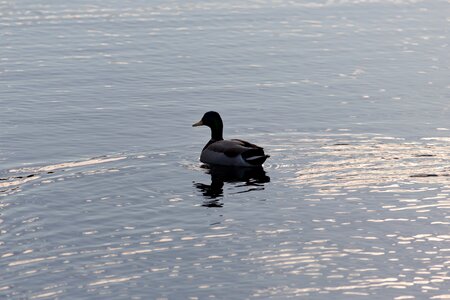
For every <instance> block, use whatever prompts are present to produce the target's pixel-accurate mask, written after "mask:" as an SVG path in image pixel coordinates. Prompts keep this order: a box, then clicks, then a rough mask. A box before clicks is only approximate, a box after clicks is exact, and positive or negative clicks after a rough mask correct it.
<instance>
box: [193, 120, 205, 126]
mask: <svg viewBox="0 0 450 300" xmlns="http://www.w3.org/2000/svg"><path fill="white" fill-rule="evenodd" d="M202 125H203V122H202V120H200V121H198V122H197V123H195V124H192V127H197V126H202Z"/></svg>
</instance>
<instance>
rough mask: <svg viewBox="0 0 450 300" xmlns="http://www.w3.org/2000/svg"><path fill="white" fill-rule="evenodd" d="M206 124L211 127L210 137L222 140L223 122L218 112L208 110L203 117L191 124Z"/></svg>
mask: <svg viewBox="0 0 450 300" xmlns="http://www.w3.org/2000/svg"><path fill="white" fill-rule="evenodd" d="M202 125H204V126H208V127H209V128H211V139H213V140H222V139H223V138H222V132H223V122H222V118H221V117H220V115H219V113H218V112H215V111H208V112H207V113H205V114H204V115H203V118H202V119H201V120H200V121H198V122H197V123H195V124H192V126H194V127H196V126H202Z"/></svg>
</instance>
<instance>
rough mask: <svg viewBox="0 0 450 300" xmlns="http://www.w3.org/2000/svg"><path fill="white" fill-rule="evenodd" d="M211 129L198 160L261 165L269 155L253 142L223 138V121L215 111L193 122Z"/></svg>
mask: <svg viewBox="0 0 450 300" xmlns="http://www.w3.org/2000/svg"><path fill="white" fill-rule="evenodd" d="M192 126H193V127H197V126H207V127H209V128H210V129H211V139H210V140H209V142H208V143H207V144H206V145H205V147H203V150H202V153H201V155H200V161H201V162H202V163H205V164H208V165H219V166H230V167H261V166H262V164H263V163H264V162H265V161H266V159H267V158H269V157H270V155H267V154H265V153H264V149H263V148H262V147H259V146H257V145H255V144H252V143H249V142H247V141H244V140H240V139H230V140H224V139H223V122H222V118H221V117H220V114H219V113H218V112H215V111H208V112H206V113H205V114H204V115H203V117H202V119H201V120H200V121H198V122H197V123H195V124H192Z"/></svg>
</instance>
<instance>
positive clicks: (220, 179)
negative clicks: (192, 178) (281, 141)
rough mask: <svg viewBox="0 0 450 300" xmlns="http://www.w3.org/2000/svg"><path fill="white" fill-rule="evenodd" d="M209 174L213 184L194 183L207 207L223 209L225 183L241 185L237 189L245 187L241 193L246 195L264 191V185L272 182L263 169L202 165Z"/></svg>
mask: <svg viewBox="0 0 450 300" xmlns="http://www.w3.org/2000/svg"><path fill="white" fill-rule="evenodd" d="M202 168H204V169H205V170H206V173H207V174H210V175H211V184H204V183H200V182H196V183H194V186H195V187H196V188H197V189H198V190H199V191H200V192H201V193H202V194H203V197H204V198H205V202H204V203H203V206H206V207H222V206H223V203H222V202H220V198H221V197H223V187H224V184H225V182H228V183H240V182H242V183H243V184H240V185H237V186H236V187H238V188H239V187H244V188H245V190H243V191H239V193H246V192H250V191H254V190H263V189H264V184H265V183H267V182H270V177H269V176H267V175H266V172H265V171H264V169H263V168H262V167H258V168H245V167H224V166H212V165H211V166H208V165H202Z"/></svg>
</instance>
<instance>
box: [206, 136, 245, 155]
mask: <svg viewBox="0 0 450 300" xmlns="http://www.w3.org/2000/svg"><path fill="white" fill-rule="evenodd" d="M206 149H207V150H208V151H214V152H219V153H223V154H225V155H226V156H228V157H235V156H238V155H240V154H242V153H244V152H245V151H247V150H248V147H245V146H244V145H243V144H242V143H239V142H236V141H235V140H222V141H217V142H214V143H211V144H209V145H208V147H207V148H206Z"/></svg>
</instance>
